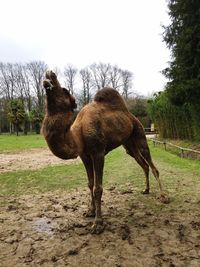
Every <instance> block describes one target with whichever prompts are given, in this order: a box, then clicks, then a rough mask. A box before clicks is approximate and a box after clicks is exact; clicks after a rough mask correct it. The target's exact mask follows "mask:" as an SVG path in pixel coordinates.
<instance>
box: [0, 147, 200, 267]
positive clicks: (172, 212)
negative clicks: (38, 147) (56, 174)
mask: <svg viewBox="0 0 200 267" xmlns="http://www.w3.org/2000/svg"><path fill="white" fill-rule="evenodd" d="M45 153H46V152H45ZM31 159H32V160H33V154H32V155H31ZM54 159H55V157H54ZM54 163H55V162H53V163H52V162H51V163H50V164H54ZM48 164H49V163H48ZM48 164H47V165H48ZM55 164H57V163H55ZM28 166H29V165H28ZM43 167H44V165H43ZM5 168H6V167H4V169H3V170H4V171H5ZM139 194H140V192H139V190H138V189H137V188H134V186H133V185H131V184H127V185H126V187H125V188H124V189H123V190H121V189H120V188H116V187H111V188H107V189H104V194H103V201H102V210H103V218H104V226H105V229H104V232H103V233H101V234H100V235H94V234H91V224H92V218H85V217H84V216H83V214H84V212H86V211H87V205H88V202H89V193H88V190H87V189H82V190H79V191H78V190H74V191H72V192H67V193H63V192H54V193H45V194H37V195H27V196H20V197H6V198H5V197H0V198H1V199H0V200H1V201H2V202H4V203H5V205H3V206H1V207H0V266H1V267H25V266H34V267H35V266H42V267H56V266H59V267H62V266H71V267H75V266H76V267H79V266H81V267H87V266H101V267H102V266H105V267H115V266H116V267H143V266H144V267H151V266H152V267H161V266H168V267H174V266H176V267H190V266H191V267H199V266H200V210H199V211H195V210H193V209H192V208H191V209H190V208H189V209H188V208H186V207H184V206H183V207H180V208H179V209H174V208H173V203H172V204H168V206H167V208H166V206H165V205H164V204H158V200H156V199H155V203H156V205H157V206H158V207H159V208H158V209H157V210H156V211H155V209H153V208H152V209H151V208H150V209H148V208H147V206H146V205H145V204H144V203H143V202H141V201H140V202H139V201H138V199H139V198H138V196H139ZM145 197H147V198H154V197H153V195H149V196H145ZM140 199H141V198H140ZM199 204H200V203H199ZM163 205H164V206H163ZM170 205H171V206H170ZM187 207H190V203H187Z"/></svg>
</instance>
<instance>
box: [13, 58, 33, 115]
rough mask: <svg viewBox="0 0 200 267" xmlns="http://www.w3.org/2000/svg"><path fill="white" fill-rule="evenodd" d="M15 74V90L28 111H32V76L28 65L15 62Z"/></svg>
mask: <svg viewBox="0 0 200 267" xmlns="http://www.w3.org/2000/svg"><path fill="white" fill-rule="evenodd" d="M14 75H15V91H16V95H17V96H18V97H20V99H21V100H22V102H23V104H24V105H25V106H26V109H28V111H29V112H30V111H31V106H32V103H31V102H32V101H31V86H30V77H29V74H28V69H27V66H26V65H23V64H21V63H16V64H14Z"/></svg>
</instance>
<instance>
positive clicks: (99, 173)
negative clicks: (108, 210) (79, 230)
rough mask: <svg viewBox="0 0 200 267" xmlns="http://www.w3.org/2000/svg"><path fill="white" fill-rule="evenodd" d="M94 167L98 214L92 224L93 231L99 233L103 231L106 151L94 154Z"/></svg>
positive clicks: (95, 197) (95, 200) (95, 198)
mask: <svg viewBox="0 0 200 267" xmlns="http://www.w3.org/2000/svg"><path fill="white" fill-rule="evenodd" d="M93 167H94V187H93V195H94V202H95V208H96V216H95V220H94V224H93V226H92V231H93V233H96V234H99V233H101V232H102V231H103V229H104V227H103V220H102V215H101V196H102V193H103V187H102V179H103V167H104V153H101V154H97V155H94V156H93Z"/></svg>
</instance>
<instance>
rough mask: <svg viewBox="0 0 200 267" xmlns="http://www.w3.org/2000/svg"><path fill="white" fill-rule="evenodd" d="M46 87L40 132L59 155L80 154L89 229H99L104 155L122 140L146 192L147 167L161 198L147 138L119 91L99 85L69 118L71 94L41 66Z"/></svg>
mask: <svg viewBox="0 0 200 267" xmlns="http://www.w3.org/2000/svg"><path fill="white" fill-rule="evenodd" d="M43 86H44V88H45V90H46V114H45V118H44V121H43V124H42V133H43V135H44V137H45V139H46V142H47V144H48V146H49V148H50V150H51V151H52V153H53V154H54V155H55V156H57V157H59V158H61V159H74V158H77V157H78V156H79V157H80V158H81V159H82V161H83V164H84V166H85V169H86V172H87V176H88V186H89V189H90V194H91V204H90V207H89V210H88V212H87V214H86V215H87V216H93V217H95V219H94V222H93V226H92V231H93V232H94V233H100V232H101V231H102V229H103V220H102V213H101V197H102V192H103V188H102V180H103V168H104V157H105V155H106V154H107V153H108V152H110V151H111V150H113V149H115V148H117V147H119V146H120V145H123V147H124V148H125V150H126V152H127V153H128V154H129V155H130V156H131V157H133V158H134V159H135V160H136V162H137V163H138V164H139V165H140V166H141V167H142V169H143V171H144V174H145V178H146V188H145V190H144V191H143V193H144V194H149V191H150V185H149V167H150V168H151V170H152V173H153V175H154V176H155V178H156V180H157V182H158V185H159V189H160V193H161V200H162V201H163V202H166V203H167V202H168V199H167V196H165V195H164V193H163V189H162V185H161V181H160V179H159V172H158V170H157V168H156V167H155V165H154V163H153V161H152V159H151V154H150V150H149V147H148V144H147V140H146V136H145V132H144V128H143V126H142V124H141V123H140V122H139V120H138V119H137V118H136V117H135V116H133V114H131V113H130V112H129V111H128V109H127V106H126V104H125V102H124V100H123V98H122V97H121V96H120V94H119V93H118V92H117V91H116V90H114V89H112V88H103V89H101V90H99V91H98V92H97V93H96V95H95V97H94V100H93V101H92V102H91V103H89V104H87V105H86V106H84V107H83V108H82V109H81V111H80V112H79V113H78V115H77V117H76V119H75V120H74V109H75V108H76V102H75V98H74V97H73V96H72V95H71V94H70V93H69V91H68V90H67V89H65V88H63V87H61V85H60V83H59V81H58V79H57V76H56V74H55V73H54V72H53V71H47V72H46V79H45V80H44V82H43Z"/></svg>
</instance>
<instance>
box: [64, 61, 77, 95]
mask: <svg viewBox="0 0 200 267" xmlns="http://www.w3.org/2000/svg"><path fill="white" fill-rule="evenodd" d="M77 72H78V70H77V69H76V68H75V67H73V66H72V65H68V66H67V67H65V68H64V77H65V84H66V87H67V89H68V90H69V92H70V93H71V94H72V95H73V94H74V85H75V79H76V76H77Z"/></svg>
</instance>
